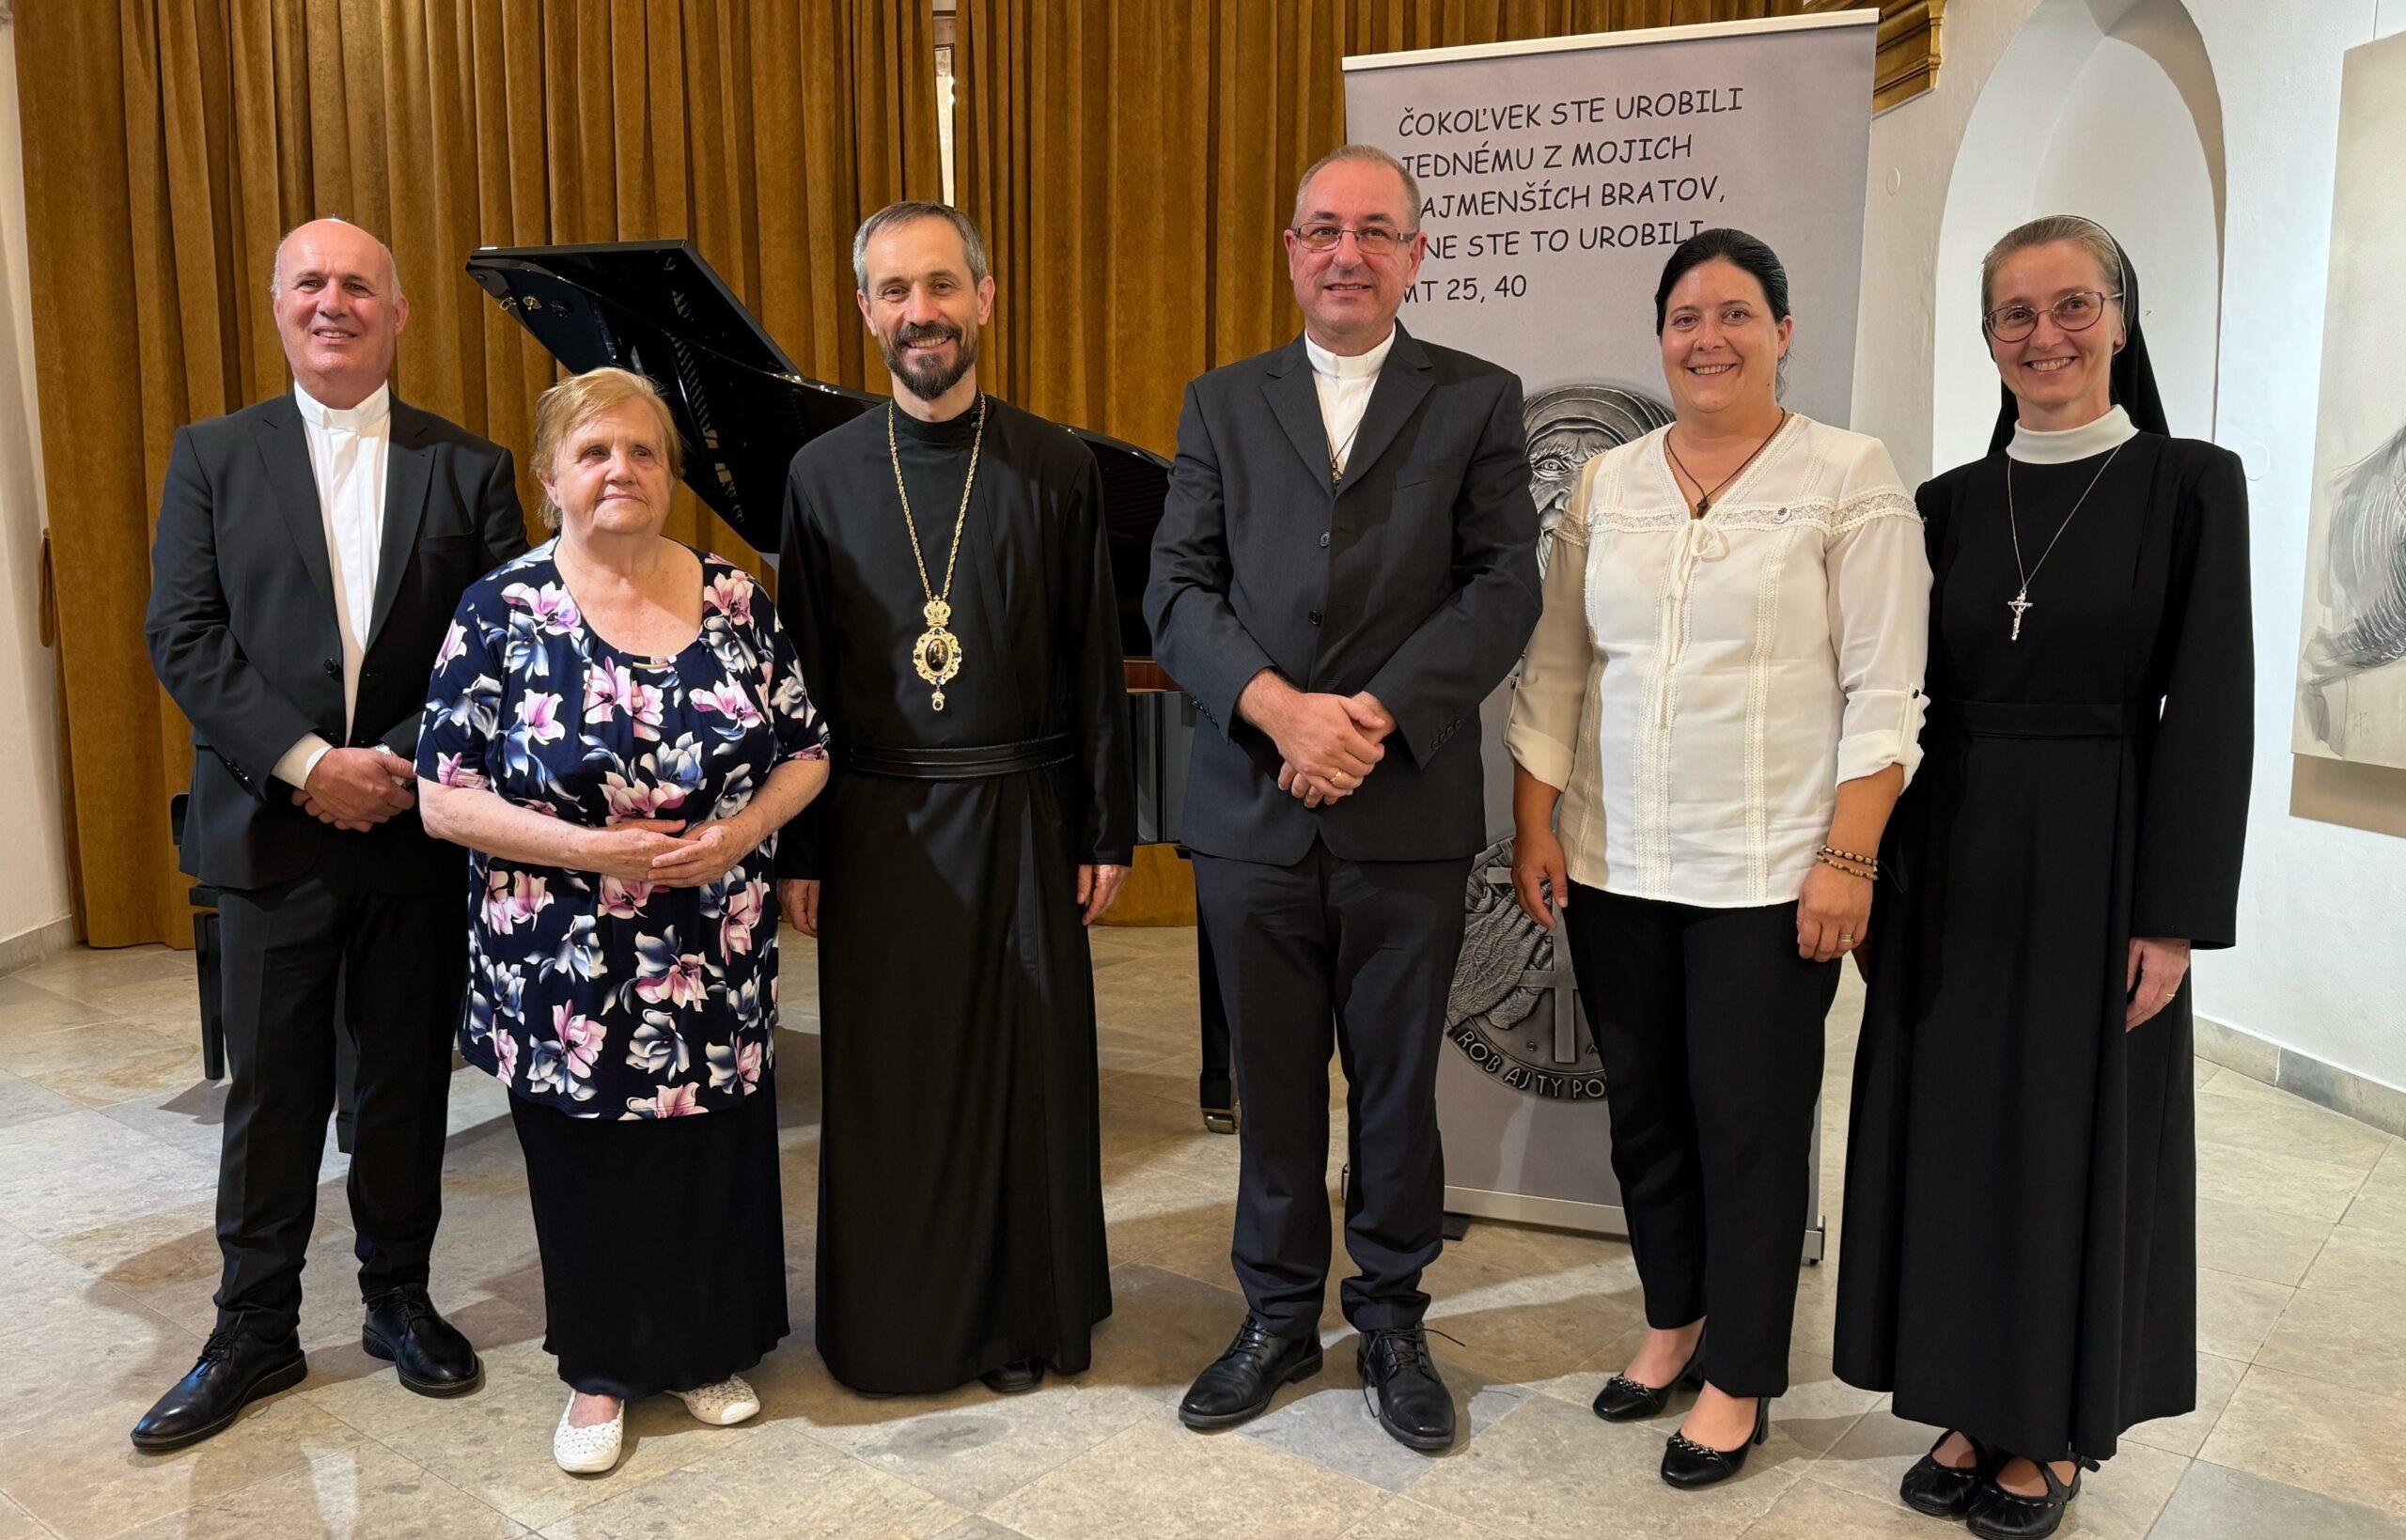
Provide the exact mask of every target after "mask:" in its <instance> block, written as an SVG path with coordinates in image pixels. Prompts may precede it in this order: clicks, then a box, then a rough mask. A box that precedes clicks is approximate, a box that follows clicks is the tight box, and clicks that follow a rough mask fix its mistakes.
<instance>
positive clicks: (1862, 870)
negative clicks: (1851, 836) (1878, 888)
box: [1813, 845, 1880, 882]
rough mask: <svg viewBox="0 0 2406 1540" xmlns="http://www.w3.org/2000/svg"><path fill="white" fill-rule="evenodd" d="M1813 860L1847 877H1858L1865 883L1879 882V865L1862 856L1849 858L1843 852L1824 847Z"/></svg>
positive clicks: (1849, 856)
mask: <svg viewBox="0 0 2406 1540" xmlns="http://www.w3.org/2000/svg"><path fill="white" fill-rule="evenodd" d="M1813 859H1814V860H1815V861H1817V862H1819V863H1820V864H1822V865H1824V866H1827V867H1829V868H1831V869H1832V870H1833V871H1840V872H1844V873H1846V875H1847V876H1849V877H1859V878H1862V879H1864V880H1865V881H1867V882H1877V881H1879V880H1880V863H1878V862H1877V861H1870V860H1867V859H1865V858H1864V857H1862V856H1851V855H1848V854H1847V853H1846V852H1844V851H1843V850H1833V849H1831V848H1829V847H1828V846H1826V845H1825V846H1823V847H1822V848H1820V850H1819V851H1817V852H1816V853H1815V854H1814V857H1813Z"/></svg>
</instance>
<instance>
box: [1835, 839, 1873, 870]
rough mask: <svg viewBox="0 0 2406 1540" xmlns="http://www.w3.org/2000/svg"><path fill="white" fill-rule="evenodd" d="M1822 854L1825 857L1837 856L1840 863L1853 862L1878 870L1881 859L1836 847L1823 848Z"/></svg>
mask: <svg viewBox="0 0 2406 1540" xmlns="http://www.w3.org/2000/svg"><path fill="white" fill-rule="evenodd" d="M1821 854H1823V855H1825V856H1836V857H1837V858H1838V859H1839V860H1840V861H1851V862H1853V863H1856V864H1857V865H1860V866H1870V867H1874V868H1877V867H1878V866H1879V864H1880V858H1879V857H1878V856H1859V855H1857V854H1855V853H1854V852H1853V851H1852V850H1841V849H1839V848H1837V847H1836V846H1835V845H1824V846H1822V847H1821Z"/></svg>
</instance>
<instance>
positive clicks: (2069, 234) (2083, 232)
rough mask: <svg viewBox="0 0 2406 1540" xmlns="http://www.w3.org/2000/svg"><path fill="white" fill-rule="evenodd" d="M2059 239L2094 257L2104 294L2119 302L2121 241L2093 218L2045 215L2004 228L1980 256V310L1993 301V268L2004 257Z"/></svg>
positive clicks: (1994, 287) (1997, 267)
mask: <svg viewBox="0 0 2406 1540" xmlns="http://www.w3.org/2000/svg"><path fill="white" fill-rule="evenodd" d="M2056 241H2070V243H2071V244H2073V245H2075V246H2078V247H2079V248H2080V249H2081V250H2083V251H2085V252H2086V253H2087V254H2088V255H2089V256H2090V257H2095V258H2096V260H2097V270H2098V271H2099V272H2102V273H2103V274H2104V275H2105V294H2106V297H2107V298H2108V299H2112V300H2116V301H2117V303H2118V301H2119V298H2120V295H2121V292H2122V288H2123V284H2122V248H2121V244H2120V243H2119V242H2118V241H2116V240H2115V239H2114V237H2113V235H2112V234H2111V233H2110V232H2109V231H2107V229H2106V228H2105V226H2102V225H2100V224H2098V223H2097V221H2095V220H2093V219H2087V218H2084V217H2083V216H2081V215H2079V214H2048V215H2046V216H2045V217H2043V218H2039V219H2034V220H2032V221H2030V222H2029V223H2028V224H2026V225H2016V226H2014V227H2013V228H2011V229H2009V230H2008V231H2006V232H2005V236H2004V239H2002V240H2000V241H1997V243H1996V244H1995V245H1993V246H1991V247H1990V248H1989V254H1988V255H1987V256H1986V257H1981V258H1980V313H1981V314H1982V315H1984V316H1985V315H1986V314H1988V311H1989V307H1990V306H1991V305H1993V304H1994V303H1996V270H1997V269H1999V268H2001V267H2003V266H2005V262H2006V258H2007V257H2011V256H2013V255H2014V254H2015V253H2017V252H2025V251H2028V250H2029V249H2030V248H2031V247H2033V246H2052V245H2054V243H2055V242H2056Z"/></svg>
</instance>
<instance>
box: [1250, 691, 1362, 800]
mask: <svg viewBox="0 0 2406 1540" xmlns="http://www.w3.org/2000/svg"><path fill="white" fill-rule="evenodd" d="M1246 691H1247V693H1248V694H1251V693H1253V692H1257V691H1259V692H1262V693H1261V694H1259V695H1258V697H1257V698H1256V699H1255V700H1254V701H1252V702H1250V703H1247V705H1246V707H1245V708H1244V711H1243V714H1244V715H1245V716H1246V717H1248V718H1250V719H1251V720H1252V721H1253V722H1254V723H1255V724H1256V725H1258V726H1259V727H1260V728H1261V730H1262V731H1263V732H1265V733H1267V734H1269V735H1270V741H1271V742H1272V743H1273V744H1275V745H1276V746H1277V749H1278V755H1279V760H1280V763H1279V766H1278V789H1279V790H1281V791H1283V792H1286V793H1288V794H1289V795H1290V796H1292V797H1293V798H1295V800H1296V801H1300V802H1302V803H1303V804H1304V805H1305V807H1320V806H1323V805H1325V804H1327V803H1329V802H1334V801H1337V800H1338V799H1340V798H1344V797H1350V796H1351V795H1352V794H1353V793H1355V792H1357V791H1359V790H1361V789H1362V783H1363V782H1364V781H1365V780H1367V779H1368V777H1369V774H1370V771H1372V770H1376V769H1377V768H1378V765H1379V761H1380V760H1382V759H1383V758H1385V757H1386V742H1385V740H1386V737H1387V735H1388V734H1389V733H1392V732H1394V731H1395V718H1394V717H1393V716H1391V715H1390V714H1388V711H1387V708H1385V707H1383V706H1382V705H1380V704H1379V701H1378V697H1376V696H1374V695H1372V694H1371V693H1370V692H1368V691H1367V690H1366V691H1364V692H1361V693H1360V694H1356V695H1325V694H1315V693H1311V692H1305V691H1301V690H1297V689H1295V688H1294V687H1293V686H1292V685H1289V684H1288V683H1286V682H1285V681H1284V680H1281V679H1278V678H1277V677H1276V676H1274V675H1270V674H1264V675H1262V676H1260V677H1259V679H1258V681H1257V682H1256V683H1255V684H1252V685H1248V686H1247V687H1246Z"/></svg>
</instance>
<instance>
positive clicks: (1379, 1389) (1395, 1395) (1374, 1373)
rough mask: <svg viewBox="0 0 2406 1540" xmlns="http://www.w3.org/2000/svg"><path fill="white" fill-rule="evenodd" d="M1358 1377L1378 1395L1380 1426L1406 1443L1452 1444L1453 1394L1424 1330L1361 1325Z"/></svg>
mask: <svg viewBox="0 0 2406 1540" xmlns="http://www.w3.org/2000/svg"><path fill="white" fill-rule="evenodd" d="M1354 1362H1355V1366H1356V1367H1358V1368H1359V1369H1360V1370H1361V1371H1362V1383H1363V1384H1364V1385H1365V1386H1366V1387H1367V1388H1368V1389H1369V1390H1370V1391H1372V1392H1375V1393H1376V1395H1377V1397H1378V1413H1379V1426H1381V1427H1383V1428H1384V1429H1386V1430H1387V1432H1388V1433H1389V1434H1391V1435H1393V1436H1394V1438H1395V1440H1396V1442H1398V1443H1399V1444H1401V1445H1403V1447H1404V1448H1406V1449H1417V1450H1420V1451H1422V1452H1424V1453H1427V1452H1431V1451H1435V1450H1440V1449H1445V1448H1449V1447H1451V1445H1452V1444H1453V1441H1454V1397H1453V1393H1452V1392H1449V1391H1447V1390H1446V1389H1445V1381H1444V1380H1442V1379H1440V1378H1438V1377H1437V1365H1436V1362H1435V1361H1434V1360H1432V1359H1430V1356H1429V1332H1428V1330H1427V1329H1425V1328H1423V1327H1417V1326H1400V1327H1395V1328H1393V1329H1391V1330H1383V1331H1365V1332H1363V1333H1362V1346H1361V1347H1360V1348H1359V1349H1357V1351H1356V1353H1355V1355H1354Z"/></svg>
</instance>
